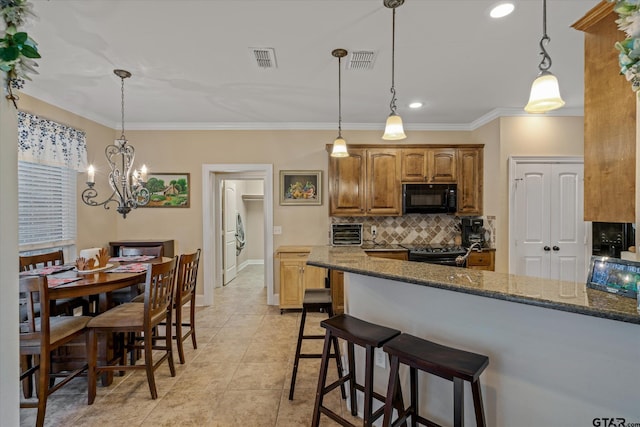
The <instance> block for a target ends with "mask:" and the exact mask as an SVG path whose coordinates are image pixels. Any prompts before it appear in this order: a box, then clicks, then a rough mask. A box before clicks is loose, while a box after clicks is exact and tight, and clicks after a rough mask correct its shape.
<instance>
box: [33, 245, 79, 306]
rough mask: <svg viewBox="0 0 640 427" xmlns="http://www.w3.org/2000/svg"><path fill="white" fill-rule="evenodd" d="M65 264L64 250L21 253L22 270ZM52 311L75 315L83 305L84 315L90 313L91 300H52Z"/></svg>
mask: <svg viewBox="0 0 640 427" xmlns="http://www.w3.org/2000/svg"><path fill="white" fill-rule="evenodd" d="M63 264H64V253H63V252H62V250H57V251H54V252H48V253H45V254H38V255H21V256H20V271H30V270H35V269H37V268H42V267H51V266H54V265H63ZM52 304H53V305H52V307H51V313H52V314H53V315H58V314H67V315H69V316H73V311H74V310H75V309H76V308H78V307H81V308H82V314H83V315H84V316H86V315H88V314H89V301H88V300H86V299H84V298H80V297H79V298H65V299H61V300H54V301H53V302H52Z"/></svg>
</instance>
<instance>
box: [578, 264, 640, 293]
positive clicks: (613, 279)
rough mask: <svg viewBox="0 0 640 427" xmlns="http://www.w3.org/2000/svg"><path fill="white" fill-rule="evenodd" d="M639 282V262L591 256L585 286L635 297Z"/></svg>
mask: <svg viewBox="0 0 640 427" xmlns="http://www.w3.org/2000/svg"><path fill="white" fill-rule="evenodd" d="M639 284H640V262H635V261H627V260H622V259H618V258H609V257H601V256H592V257H591V265H590V266H589V278H588V279H587V287H589V288H593V289H600V290H601V291H607V292H611V293H614V294H618V295H622V296H625V297H630V298H636V296H637V292H638V286H639Z"/></svg>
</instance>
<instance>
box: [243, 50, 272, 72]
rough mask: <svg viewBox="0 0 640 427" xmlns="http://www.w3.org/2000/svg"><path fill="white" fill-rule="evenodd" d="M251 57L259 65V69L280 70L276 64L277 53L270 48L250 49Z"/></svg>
mask: <svg viewBox="0 0 640 427" xmlns="http://www.w3.org/2000/svg"><path fill="white" fill-rule="evenodd" d="M249 50H250V51H251V57H252V58H253V59H254V60H255V61H256V63H257V64H258V68H261V69H266V68H278V65H277V64H276V51H275V49H273V48H270V47H250V48H249Z"/></svg>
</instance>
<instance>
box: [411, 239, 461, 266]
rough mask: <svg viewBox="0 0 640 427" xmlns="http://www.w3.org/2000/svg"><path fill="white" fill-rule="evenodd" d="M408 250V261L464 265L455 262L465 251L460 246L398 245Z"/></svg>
mask: <svg viewBox="0 0 640 427" xmlns="http://www.w3.org/2000/svg"><path fill="white" fill-rule="evenodd" d="M400 246H402V247H403V248H405V249H408V250H409V261H417V262H427V263H431V264H440V265H452V266H464V261H463V263H462V264H458V263H457V262H456V258H458V257H459V256H463V255H465V254H466V253H467V251H466V249H465V248H463V247H462V246H454V245H451V246H438V245H404V244H403V245H400Z"/></svg>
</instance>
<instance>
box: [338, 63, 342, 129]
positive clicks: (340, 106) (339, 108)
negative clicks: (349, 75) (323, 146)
mask: <svg viewBox="0 0 640 427" xmlns="http://www.w3.org/2000/svg"><path fill="white" fill-rule="evenodd" d="M341 63H342V57H340V56H339V57H338V138H342V66H341Z"/></svg>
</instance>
